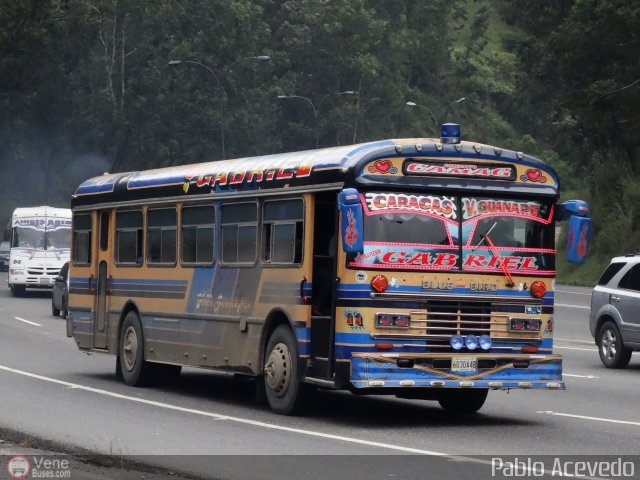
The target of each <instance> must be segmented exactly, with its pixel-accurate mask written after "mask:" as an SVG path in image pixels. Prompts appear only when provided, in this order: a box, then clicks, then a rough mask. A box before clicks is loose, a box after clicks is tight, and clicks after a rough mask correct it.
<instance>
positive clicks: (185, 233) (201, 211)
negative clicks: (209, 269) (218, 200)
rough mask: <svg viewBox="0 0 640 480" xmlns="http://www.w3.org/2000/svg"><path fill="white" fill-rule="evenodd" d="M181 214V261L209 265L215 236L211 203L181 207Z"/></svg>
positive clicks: (213, 213) (213, 210)
mask: <svg viewBox="0 0 640 480" xmlns="http://www.w3.org/2000/svg"><path fill="white" fill-rule="evenodd" d="M181 215H182V222H181V230H180V244H181V246H182V247H181V248H182V250H181V261H182V263H185V264H193V265H211V264H212V263H213V251H214V238H215V237H214V232H215V207H214V206H213V205H198V206H193V207H183V208H182V211H181Z"/></svg>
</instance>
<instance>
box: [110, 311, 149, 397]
mask: <svg viewBox="0 0 640 480" xmlns="http://www.w3.org/2000/svg"><path fill="white" fill-rule="evenodd" d="M118 361H119V362H120V372H121V373H122V379H123V380H124V382H125V383H126V384H127V385H131V386H133V387H139V386H143V385H146V384H147V383H148V382H149V381H150V380H151V377H152V366H153V365H151V364H150V363H149V362H147V361H146V360H145V359H144V337H143V335H142V324H141V323H140V317H138V314H137V313H136V312H129V313H127V316H126V317H124V322H122V330H121V332H120V341H119V344H118Z"/></svg>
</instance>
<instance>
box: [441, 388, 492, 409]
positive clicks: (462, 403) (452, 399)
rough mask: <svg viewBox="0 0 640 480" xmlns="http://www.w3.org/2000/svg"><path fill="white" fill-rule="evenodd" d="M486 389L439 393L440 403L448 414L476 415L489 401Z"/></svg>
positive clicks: (452, 390)
mask: <svg viewBox="0 0 640 480" xmlns="http://www.w3.org/2000/svg"><path fill="white" fill-rule="evenodd" d="M488 392H489V390H487V389H486V388H479V389H474V390H463V389H457V388H448V389H444V390H438V391H437V398H438V403H439V404H440V406H441V407H442V408H444V409H445V411H447V412H448V413H462V414H464V413H476V412H477V411H478V410H480V409H481V408H482V406H483V405H484V402H485V401H486V400H487V393H488Z"/></svg>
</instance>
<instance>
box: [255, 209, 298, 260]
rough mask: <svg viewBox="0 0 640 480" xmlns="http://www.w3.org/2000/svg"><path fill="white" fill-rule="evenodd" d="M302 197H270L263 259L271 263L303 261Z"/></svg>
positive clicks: (264, 220) (264, 222)
mask: <svg viewBox="0 0 640 480" xmlns="http://www.w3.org/2000/svg"><path fill="white" fill-rule="evenodd" d="M303 221H304V204H303V202H302V199H294V200H268V201H265V202H264V205H263V210H262V231H263V246H262V260H263V261H264V262H265V263H271V264H299V263H300V262H302V235H303V232H304V228H303Z"/></svg>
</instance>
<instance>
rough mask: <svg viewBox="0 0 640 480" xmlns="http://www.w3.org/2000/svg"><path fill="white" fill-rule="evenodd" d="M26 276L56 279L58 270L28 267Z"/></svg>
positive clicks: (54, 268)
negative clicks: (43, 276)
mask: <svg viewBox="0 0 640 480" xmlns="http://www.w3.org/2000/svg"><path fill="white" fill-rule="evenodd" d="M27 274H28V275H52V276H54V277H57V276H58V275H59V274H60V269H59V268H56V267H29V268H28V269H27Z"/></svg>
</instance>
